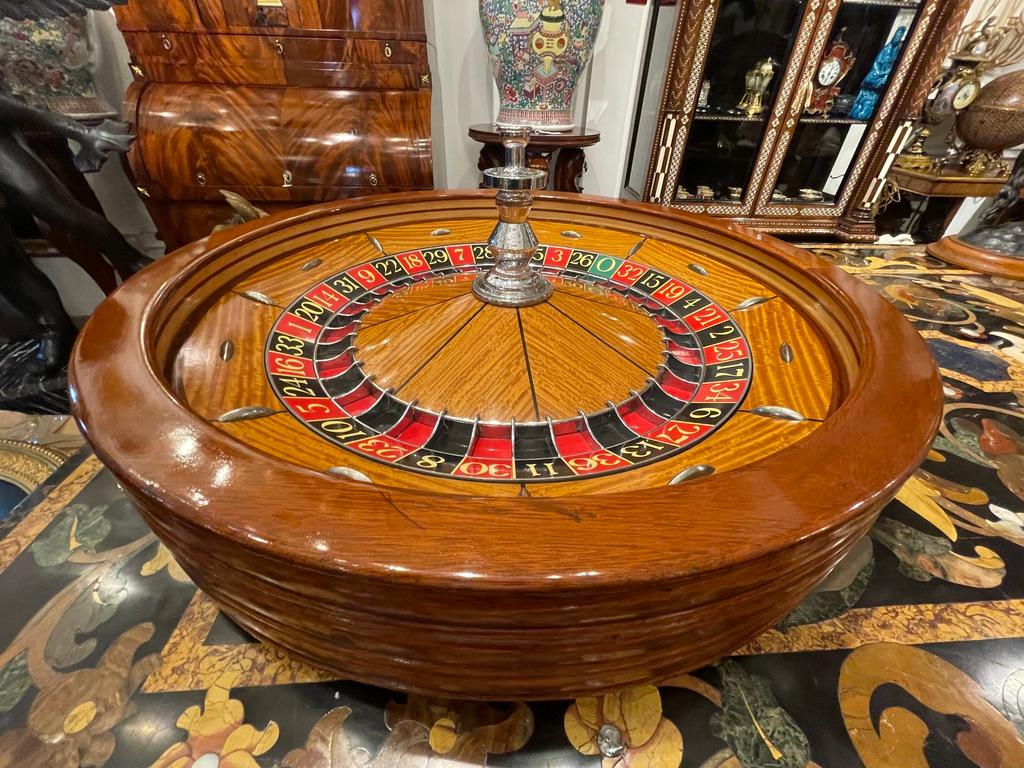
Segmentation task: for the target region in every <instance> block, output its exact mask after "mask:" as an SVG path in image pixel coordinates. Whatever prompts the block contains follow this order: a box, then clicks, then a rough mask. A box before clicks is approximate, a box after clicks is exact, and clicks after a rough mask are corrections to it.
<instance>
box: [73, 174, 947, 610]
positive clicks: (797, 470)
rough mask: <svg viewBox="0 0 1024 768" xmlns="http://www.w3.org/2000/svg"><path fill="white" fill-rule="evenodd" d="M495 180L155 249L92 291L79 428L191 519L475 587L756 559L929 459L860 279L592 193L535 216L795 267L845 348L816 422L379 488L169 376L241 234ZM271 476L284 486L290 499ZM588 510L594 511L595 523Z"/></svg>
mask: <svg viewBox="0 0 1024 768" xmlns="http://www.w3.org/2000/svg"><path fill="white" fill-rule="evenodd" d="M490 197H491V195H490V194H489V193H486V192H452V193H436V192H428V193H418V194H407V195H388V196H380V197H376V198H369V199H362V200H352V201H346V202H341V203H330V204H324V205H319V206H315V207H313V208H309V209H304V210H302V211H300V212H297V213H286V214H280V215H277V216H273V217H270V218H269V219H263V220H260V221H258V222H254V223H252V224H249V225H246V226H243V227H239V228H236V229H233V230H230V231H229V232H225V233H220V234H218V235H214V236H211V237H210V238H208V239H207V240H205V241H200V242H199V243H196V244H193V245H192V246H189V247H187V248H185V249H182V250H179V251H177V252H175V253H173V254H171V255H169V256H168V257H165V258H164V259H161V260H160V261H159V262H157V263H156V264H154V265H153V266H151V267H149V268H147V269H146V270H144V271H143V272H142V273H140V274H139V275H137V276H135V277H134V278H132V279H131V280H129V281H128V282H127V283H126V284H125V285H124V286H122V287H121V288H120V289H119V290H118V291H117V292H115V294H114V295H113V296H111V297H110V298H109V299H107V300H106V301H105V302H103V304H101V305H100V307H99V308H98V309H97V310H96V312H95V313H94V315H93V316H92V318H91V319H90V320H89V322H88V324H87V326H86V328H85V329H84V330H83V332H82V334H81V336H80V338H79V341H78V343H77V344H76V347H75V351H74V355H73V361H72V370H71V393H72V402H73V406H74V410H75V415H76V418H77V420H78V422H79V425H80V426H81V428H82V430H83V433H84V434H85V436H86V438H87V439H88V440H89V442H90V443H91V444H92V445H93V447H94V449H95V450H96V452H97V454H98V455H99V457H100V458H101V459H102V460H103V461H104V463H106V464H107V465H108V466H109V467H111V469H112V470H113V471H114V472H115V474H116V475H117V476H118V477H119V479H120V480H121V481H122V482H123V483H124V484H126V486H128V487H130V488H131V489H132V490H133V491H134V492H135V493H137V494H138V495H140V496H141V497H143V498H144V499H146V500H148V501H151V502H152V503H153V504H155V505H158V506H159V507H160V508H161V509H163V510H166V511H167V512H169V513H170V514H172V515H174V516H177V517H178V518H179V519H180V521H181V523H183V524H184V525H185V526H187V527H188V528H190V529H193V530H205V531H209V532H211V533H213V534H215V535H216V536H219V537H224V538H226V539H229V540H231V541H233V542H235V543H237V544H239V545H241V546H243V547H245V548H248V549H250V550H253V551H255V552H257V553H259V554H261V555H264V556H266V557H268V558H272V559H277V560H288V561H291V562H294V563H295V564H298V565H301V566H304V567H308V568H312V569H316V570H320V571H327V572H331V573H335V574H338V575H346V576H351V577H357V578H360V579H370V580H372V581H386V582H388V583H389V584H407V585H417V584H424V583H427V582H429V585H430V587H432V588H444V589H456V590H469V591H473V592H479V591H481V590H503V591H504V590H510V589H511V590H526V591H529V592H533V593H546V592H565V591H570V592H576V591H590V590H595V589H607V588H609V587H616V586H617V587H622V588H628V587H630V586H638V585H642V584H645V583H647V582H650V581H652V580H656V581H658V582H659V583H666V582H672V581H685V580H687V579H690V578H692V577H694V576H695V575H697V574H702V573H708V572H712V571H717V570H722V569H728V568H732V567H737V566H741V565H743V564H744V563H748V564H749V562H750V561H762V560H764V559H765V558H766V557H767V556H768V555H769V554H771V553H773V552H778V551H780V550H784V549H786V548H788V547H791V546H793V545H794V544H795V543H798V542H802V541H804V540H806V539H809V538H816V537H827V536H828V534H829V533H830V532H837V531H840V530H847V529H849V528H850V527H851V526H853V525H854V524H855V521H856V518H857V517H858V515H863V514H866V513H868V512H871V511H875V512H877V508H878V506H879V504H880V503H881V502H883V501H885V500H887V499H888V498H890V497H891V496H892V495H893V494H894V493H895V492H896V490H897V489H898V488H899V486H900V484H902V482H903V481H904V480H905V479H906V478H907V476H908V475H909V474H910V473H911V472H912V471H913V470H914V469H915V468H916V467H917V466H918V465H919V464H920V462H921V461H922V460H923V458H924V455H925V453H926V452H927V450H928V447H929V445H930V443H931V439H932V437H933V435H934V433H935V430H936V429H937V426H938V420H939V415H940V406H941V390H940V386H939V378H938V373H937V370H936V368H935V365H934V362H933V360H932V358H931V355H930V354H929V352H928V350H927V348H926V346H925V344H924V343H923V341H922V339H921V338H920V336H919V335H918V334H917V332H916V331H915V330H914V329H913V327H912V326H911V325H910V324H909V323H907V322H906V321H905V320H904V319H903V318H902V316H901V315H900V314H899V313H898V312H897V310H895V309H894V308H893V307H891V306H890V305H889V304H888V303H887V302H885V301H884V300H883V299H881V298H880V297H879V296H878V295H877V294H876V293H875V292H874V291H873V290H872V289H871V288H869V287H868V286H866V285H864V284H863V283H861V282H860V281H858V280H857V279H856V278H853V277H850V276H848V275H847V274H845V273H844V272H843V271H842V270H840V269H839V268H837V267H834V266H831V265H829V264H828V263H827V262H825V261H824V260H822V259H820V258H818V257H816V256H813V255H812V254H810V253H807V252H805V251H802V250H800V249H797V248H794V247H791V246H788V245H786V244H784V243H780V242H779V241H776V240H774V239H772V238H769V237H766V236H764V235H761V234H757V233H754V232H751V231H749V230H747V229H746V228H744V227H741V226H738V225H725V226H723V224H722V223H720V222H717V221H714V220H711V219H704V218H702V217H697V216H692V215H687V214H682V213H679V212H675V211H670V210H667V209H664V208H659V207H655V206H649V205H642V204H635V203H624V202H619V201H612V200H605V199H601V198H596V197H590V196H569V195H558V194H545V195H542V196H541V197H540V198H539V199H538V201H537V203H536V207H535V213H534V216H535V218H538V219H545V218H555V219H558V218H563V219H564V217H565V216H571V217H573V218H574V219H576V220H583V219H587V218H588V217H589V219H590V220H589V221H588V223H591V224H596V225H598V226H600V225H601V223H602V221H603V222H604V223H605V224H606V225H608V226H619V227H626V228H633V229H636V230H637V232H638V234H639V233H642V234H648V235H656V236H659V237H661V236H665V237H668V238H671V235H672V232H673V230H675V229H679V228H681V229H685V230H686V232H687V235H688V236H689V237H697V238H698V239H703V240H704V241H705V242H706V244H707V245H708V247H709V248H713V249H715V250H716V256H720V255H721V256H722V257H724V258H730V259H732V260H733V261H734V263H735V262H738V261H740V260H743V259H746V258H764V259H765V261H764V267H765V269H766V270H767V271H769V272H776V273H777V274H778V281H779V285H780V286H781V285H783V283H785V282H786V281H789V280H793V279H797V278H796V277H795V276H801V277H800V278H799V279H801V280H803V281H804V284H803V285H797V286H796V287H795V288H793V287H791V288H790V289H789V291H790V292H791V293H793V294H794V296H795V303H797V305H798V306H799V304H800V302H801V301H803V302H804V305H805V306H804V307H803V308H804V309H805V310H806V311H809V312H819V313H825V314H827V315H828V316H830V317H831V318H832V319H833V321H834V325H835V328H836V329H838V330H839V331H840V332H841V333H842V334H843V336H845V338H846V342H845V343H846V344H848V347H849V349H848V350H847V354H846V360H845V362H843V363H842V365H843V368H844V370H845V373H846V376H847V377H848V386H849V389H848V391H847V392H846V395H845V398H844V399H843V401H842V403H841V404H840V405H839V406H838V408H837V409H836V410H835V412H834V413H832V414H831V415H830V416H829V418H828V419H826V421H825V423H824V424H823V425H822V426H821V427H819V428H818V429H816V430H815V431H813V432H812V433H811V434H810V435H809V436H807V437H805V438H804V439H802V440H800V441H798V442H797V443H795V444H793V445H792V446H789V447H787V448H785V449H783V450H781V451H779V452H777V453H775V454H773V455H770V456H768V457H766V458H763V459H761V460H759V461H756V462H754V463H751V464H749V465H746V466H743V467H740V468H737V469H733V470H731V471H729V472H726V473H723V474H721V475H711V476H708V477H704V478H701V479H698V480H694V481H691V482H688V483H684V484H681V485H677V486H670V487H665V488H649V489H644V490H640V491H631V492H629V493H628V494H604V495H590V496H587V495H581V496H567V497H562V498H553V499H548V498H536V497H532V498H516V499H501V498H490V497H488V498H474V497H467V496H458V497H451V496H444V495H439V494H430V493H424V492H419V491H417V492H404V491H399V490H396V489H393V488H386V489H385V488H376V487H373V486H367V485H365V484H362V483H357V482H354V481H351V480H347V479H345V478H342V477H336V476H331V475H326V474H321V473H318V472H314V471H312V470H309V469H305V468H302V467H299V466H296V465H292V464H288V463H285V462H281V461H279V460H275V459H272V458H270V457H269V456H267V455H265V454H263V453H262V452H260V451H258V450H256V449H254V448H251V447H249V446H246V445H243V444H242V443H240V442H238V441H237V440H235V439H234V438H232V437H231V436H229V435H228V434H226V433H225V432H223V431H221V430H219V429H218V428H217V427H215V426H212V425H210V424H208V423H206V422H205V421H203V420H202V419H200V418H199V417H198V416H196V415H194V414H192V413H191V412H190V411H189V410H188V409H187V408H186V407H185V406H184V405H182V404H181V403H180V402H179V401H178V400H177V399H176V398H175V397H174V396H173V395H172V394H171V392H170V387H169V382H168V380H167V376H166V369H167V360H168V359H169V356H170V355H173V350H174V347H175V345H174V344H169V343H168V339H167V338H166V337H167V333H168V327H170V320H169V318H171V317H172V316H173V315H174V314H175V313H179V314H181V313H186V312H188V311H194V310H195V309H201V307H202V299H201V298H199V293H200V292H199V291H196V292H195V293H194V294H193V295H192V296H189V297H185V296H182V290H183V288H185V287H187V288H188V289H189V291H190V292H191V289H192V288H194V287H196V286H194V285H192V284H191V283H190V281H192V282H193V283H195V282H196V278H197V275H199V273H201V272H202V271H203V270H204V269H206V270H213V265H219V266H218V268H217V270H214V271H215V272H220V273H222V274H224V273H227V272H230V271H231V270H233V269H234V270H236V271H238V270H241V271H245V269H246V266H245V265H241V264H237V263H235V261H233V259H235V258H243V256H241V255H240V254H242V252H243V251H245V250H246V249H250V250H252V251H254V252H255V251H258V250H259V249H261V248H267V247H269V246H270V245H272V244H275V243H281V242H286V241H288V240H289V238H293V237H295V236H296V234H297V233H298V232H299V231H300V230H301V233H302V239H303V241H305V242H312V241H315V237H316V232H324V231H328V230H330V228H331V227H332V226H334V224H336V223H338V222H343V223H347V224H352V225H357V224H359V222H363V223H364V224H365V223H366V222H367V221H371V220H373V219H377V220H378V224H380V225H383V224H384V223H385V220H386V223H388V224H395V223H411V222H413V221H415V218H416V215H417V210H418V211H419V215H420V216H422V214H423V213H425V212H428V211H429V212H431V213H434V214H437V215H443V216H446V217H449V218H458V217H471V216H476V217H479V216H489V215H491V214H490V211H491V210H492V205H493V204H492V202H491V200H490ZM403 217H404V219H403ZM317 220H320V221H317ZM313 222H316V224H313ZM360 226H362V225H361V224H360ZM311 227H313V228H311ZM723 235H726V236H725V237H724V236H723ZM253 263H255V257H254V262H253ZM759 277H762V278H764V275H759ZM231 279H236V276H235V275H232V276H231ZM200 282H201V281H200ZM797 294H802V295H803V298H802V299H801V298H800V296H799V295H797ZM794 296H791V297H790V298H791V299H794ZM182 303H184V304H186V305H189V304H190V305H192V309H191V310H190V309H189V308H188V307H183V306H182ZM172 304H173V306H172ZM165 324H168V325H166V326H165ZM154 350H157V351H156V352H154ZM755 376H756V373H755ZM268 488H269V489H284V490H285V492H286V494H287V509H285V508H283V507H284V502H283V501H280V500H275V499H279V497H275V496H274V495H273V494H269V495H268V494H266V493H265V490H266V489H268ZM445 499H449V500H450V501H451V503H450V504H445ZM296 509H299V510H308V514H309V517H308V521H309V522H308V525H305V526H302V527H297V526H294V525H292V524H289V522H288V521H289V520H290V519H291V518H292V516H294V514H295V510H296ZM225 510H231V514H224V511H225ZM581 513H585V514H582V515H581ZM588 515H595V516H597V517H598V518H599V521H598V523H595V524H594V525H589V524H587V522H586V520H587V516H588ZM489 519H492V520H494V521H495V526H496V527H498V526H500V532H501V545H498V546H496V545H495V543H494V540H493V533H492V534H491V535H490V536H488V537H487V538H486V539H484V538H480V539H479V540H475V539H474V529H480V528H481V527H484V526H486V523H485V522H484V521H487V520H489ZM581 519H582V520H583V522H577V520H581ZM539 524H543V530H544V536H543V538H538V536H537V530H538V525H539ZM858 527H860V526H858ZM597 528H600V530H599V531H598V530H596V529H597ZM697 529H699V536H694V535H691V531H694V530H697ZM615 542H617V544H614V543H615ZM616 546H628V547H629V548H630V551H631V556H630V559H629V565H628V567H620V566H619V565H618V564H617V558H616V552H615V547H616ZM771 578H772V574H771V573H770V572H767V571H766V572H764V573H762V574H760V576H759V579H760V580H763V581H767V580H770V579H771Z"/></svg>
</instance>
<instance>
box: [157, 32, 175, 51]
mask: <svg viewBox="0 0 1024 768" xmlns="http://www.w3.org/2000/svg"><path fill="white" fill-rule="evenodd" d="M160 44H161V45H162V46H163V47H164V49H165V50H168V51H169V50H171V47H172V45H173V44H172V43H171V38H169V37H168V36H167V35H160Z"/></svg>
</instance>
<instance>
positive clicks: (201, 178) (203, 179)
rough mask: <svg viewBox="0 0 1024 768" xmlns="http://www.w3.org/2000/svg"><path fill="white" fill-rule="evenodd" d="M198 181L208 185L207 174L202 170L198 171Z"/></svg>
mask: <svg viewBox="0 0 1024 768" xmlns="http://www.w3.org/2000/svg"><path fill="white" fill-rule="evenodd" d="M196 183H198V184H202V185H203V186H205V185H206V174H205V173H203V172H202V171H196Z"/></svg>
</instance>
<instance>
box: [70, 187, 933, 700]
mask: <svg viewBox="0 0 1024 768" xmlns="http://www.w3.org/2000/svg"><path fill="white" fill-rule="evenodd" d="M494 220H495V214H494V203H493V196H492V195H491V194H488V193H486V192H453V193H434V192H430V193H418V194H411V195H401V196H399V195H393V196H381V197H375V198H372V199H364V200H352V201H348V202H342V203H331V204H325V205H319V206H316V207H313V208H308V209H304V210H301V211H298V212H291V213H287V214H281V215H277V216H272V217H270V218H267V219H264V220H261V221H259V222H254V223H252V224H249V225H245V226H242V227H239V228H236V229H233V230H230V231H227V232H223V233H219V234H217V235H214V236H211V237H210V238H207V239H206V240H205V241H200V242H198V243H195V244H193V245H191V246H189V247H187V248H184V249H182V250H179V251H177V252H175V253H173V254H171V255H169V256H167V257H166V258H164V259H162V260H160V261H159V262H157V263H156V264H154V265H153V266H151V267H148V268H147V269H145V270H143V271H142V272H141V273H139V274H138V275H136V276H135V277H133V278H132V279H131V280H129V281H128V282H127V283H125V285H124V286H122V287H121V288H120V289H119V290H118V291H117V292H116V293H115V294H114V295H113V296H111V297H110V298H108V299H107V300H106V301H105V302H104V303H103V304H101V305H100V307H99V308H98V309H97V310H96V312H95V314H94V315H93V316H92V318H91V319H90V320H89V323H88V324H87V326H86V327H85V329H84V331H83V332H82V334H81V336H80V338H79V341H78V344H77V346H76V349H75V352H74V356H73V365H72V374H71V375H72V397H73V402H74V406H75V412H76V416H77V419H78V421H79V424H80V425H81V427H82V430H83V432H84V434H85V436H86V438H87V439H88V440H89V442H90V443H91V444H92V445H93V447H94V448H95V450H96V453H97V454H98V456H99V457H100V458H101V459H102V461H103V462H104V463H105V464H106V465H107V466H108V467H109V468H110V469H111V471H112V472H113V473H114V474H115V475H116V477H117V478H118V480H119V481H120V482H121V484H122V485H123V486H124V488H125V489H126V491H127V492H128V493H129V494H130V495H131V497H132V498H133V499H134V500H135V502H136V503H137V504H138V507H139V509H140V511H141V512H142V514H143V515H144V516H145V518H146V520H147V521H148V523H149V524H150V525H151V526H152V528H153V530H154V531H155V532H156V533H157V535H158V536H159V537H160V539H161V540H162V541H163V542H164V543H165V544H166V545H167V546H168V547H169V548H170V549H171V551H172V552H173V553H174V555H175V557H176V558H177V559H178V560H179V562H180V563H181V565H182V567H183V568H184V569H185V570H186V572H188V574H189V575H190V576H191V577H192V578H193V580H194V581H195V582H196V584H197V585H198V586H199V587H200V588H201V589H203V590H204V591H205V592H206V593H207V594H209V595H210V597H211V598H213V599H214V600H215V601H216V602H217V603H218V605H220V606H221V607H222V609H223V610H224V611H225V612H226V613H227V614H228V615H229V616H231V617H232V618H233V619H234V620H235V621H236V622H237V623H238V624H239V625H241V626H242V627H243V628H245V629H246V630H247V631H249V632H250V633H252V634H253V635H255V636H256V637H258V638H260V639H262V640H265V641H267V642H270V643H272V644H275V645H278V646H280V647H282V648H284V649H286V650H287V651H288V652H289V653H291V654H292V655H293V656H295V657H297V658H300V659H303V660H305V661H308V662H311V663H313V664H316V665H318V666H321V667H324V668H326V669H329V670H331V671H333V672H336V673H337V674H339V675H340V676H344V677H347V678H351V679H356V680H360V681H364V682H367V683H372V684H376V685H380V686H384V687H388V688H398V689H406V690H412V691H420V692H424V693H428V694H435V695H443V696H452V697H471V698H479V699H512V698H522V699H544V698H564V697H570V696H577V695H582V694H586V693H594V692H599V691H605V690H610V689H614V688H618V687H622V686H629V685H634V684H638V683H640V682H644V681H656V680H660V679H665V678H668V677H670V676H672V675H674V674H677V673H680V672H682V671H685V670H689V669H693V668H697V667H699V666H701V665H703V664H706V663H708V662H710V661H712V660H714V659H716V658H718V657H720V656H722V655H724V654H727V653H729V652H730V651H732V650H734V649H735V648H737V647H739V646H740V645H742V644H743V643H745V642H747V641H749V640H750V639H752V638H753V637H755V636H756V635H757V634H759V633H760V632H762V631H763V630H765V629H767V628H768V627H770V626H772V625H773V624H774V623H775V622H777V621H778V620H779V619H780V618H781V617H782V616H784V615H785V614H786V613H787V612H788V611H790V610H791V609H792V608H793V607H794V606H795V605H796V604H797V603H798V602H799V601H800V599H801V598H802V597H804V596H805V595H806V594H807V593H808V592H809V591H810V590H811V589H812V588H813V587H814V586H815V585H816V584H817V583H818V582H820V581H821V580H822V578H823V577H825V576H826V575H827V574H828V573H829V571H830V569H832V568H833V566H835V564H836V563H837V562H838V561H839V560H840V559H841V558H842V557H843V556H844V554H845V553H847V552H848V551H849V550H850V548H851V547H852V546H853V545H854V544H855V543H856V542H857V540H858V539H860V538H861V537H862V536H864V535H865V533H866V532H867V531H868V529H869V528H870V526H871V524H872V523H873V522H874V520H875V518H876V516H877V515H878V513H879V511H880V510H881V508H882V506H883V505H884V504H885V503H886V502H887V501H889V499H891V498H892V496H893V495H894V494H895V493H896V491H897V490H898V489H899V487H900V485H901V484H902V483H903V481H904V480H905V479H906V478H907V477H908V476H909V475H910V473H911V472H913V470H914V469H915V468H916V467H917V466H918V465H919V463H920V462H921V461H922V460H923V457H924V455H925V453H926V451H927V450H928V447H929V445H930V443H931V439H932V437H933V435H934V432H935V429H936V427H937V422H938V417H939V412H940V404H941V393H940V387H939V379H938V374H937V371H936V369H935V366H934V363H933V362H932V359H931V356H930V354H929V353H928V351H927V349H926V347H925V345H924V343H923V341H922V340H921V338H920V337H919V335H918V334H917V333H916V331H915V330H914V329H913V328H912V327H911V326H910V325H909V324H908V323H907V322H906V321H905V320H904V319H903V318H902V317H901V316H900V314H899V313H898V312H897V311H896V310H895V309H894V308H892V307H891V306H890V305H889V304H888V303H886V302H885V301H883V300H882V299H881V298H880V297H879V296H877V295H876V294H875V292H874V291H872V290H871V289H870V288H869V287H867V286H865V285H863V284H862V283H860V282H859V281H857V280H856V279H854V278H851V277H849V276H847V275H846V274H844V273H843V272H842V271H841V270H839V269H838V268H836V267H833V266H831V265H829V264H827V263H826V262H824V261H823V260H821V259H819V258H817V257H815V256H813V255H811V254H809V253H807V252H805V251H802V250H800V249H797V248H794V247H791V246H788V245H786V244H784V243H781V242H779V241H776V240H774V239H772V238H770V237H766V236H764V235H760V234H756V233H753V232H751V231H749V230H747V229H745V228H743V227H739V226H735V225H730V224H725V223H722V222H719V221H714V220H711V219H705V218H700V217H695V216H688V215H684V214H680V213H676V212H673V211H669V210H666V209H664V208H660V207H654V206H646V205H639V204H630V203H622V202H618V201H612V200H605V199H601V198H594V197H584V196H578V195H573V196H563V195H558V194H545V195H543V196H541V197H540V198H539V199H537V200H536V201H535V205H534V209H533V214H532V217H531V222H532V223H533V227H534V230H535V231H536V234H537V237H538V239H539V240H540V242H541V246H540V248H539V250H538V251H537V255H536V257H535V258H536V259H537V260H538V263H539V264H540V265H541V266H543V269H544V271H545V272H546V273H547V274H548V275H549V276H550V278H551V280H552V282H553V283H554V293H553V295H552V297H551V299H549V300H548V301H547V302H545V303H543V304H538V305H537V306H535V307H523V308H521V309H513V308H503V307H496V306H491V305H486V304H483V303H481V302H479V300H477V299H476V297H475V296H473V295H472V293H471V292H470V290H469V285H470V280H471V278H472V277H473V275H474V273H475V272H477V271H478V270H479V269H480V268H481V265H483V266H484V267H486V263H487V251H486V249H485V248H482V247H481V246H480V245H479V244H480V243H482V242H484V241H485V240H486V239H487V236H488V234H489V233H490V231H491V229H492V228H493V225H494Z"/></svg>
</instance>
